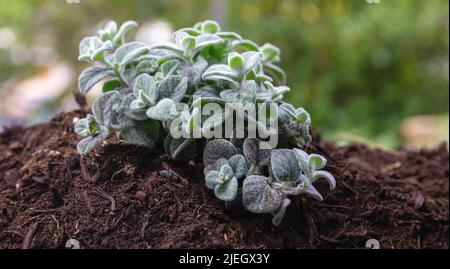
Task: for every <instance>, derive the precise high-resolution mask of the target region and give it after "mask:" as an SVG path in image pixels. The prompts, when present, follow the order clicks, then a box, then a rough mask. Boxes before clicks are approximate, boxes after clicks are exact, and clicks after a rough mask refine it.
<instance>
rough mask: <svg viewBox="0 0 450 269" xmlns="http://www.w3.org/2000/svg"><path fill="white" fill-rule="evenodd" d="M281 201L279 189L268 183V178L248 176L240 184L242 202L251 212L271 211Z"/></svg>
mask: <svg viewBox="0 0 450 269" xmlns="http://www.w3.org/2000/svg"><path fill="white" fill-rule="evenodd" d="M282 201H283V194H282V193H281V191H280V190H278V189H275V188H273V187H271V186H270V185H269V181H268V178H266V177H263V176H255V175H253V176H249V177H247V178H246V179H245V180H244V184H243V186H242V204H243V205H244V207H245V208H246V209H247V210H248V211H250V212H252V213H259V214H261V213H271V212H274V211H275V210H277V209H278V208H279V207H280V205H281V203H282Z"/></svg>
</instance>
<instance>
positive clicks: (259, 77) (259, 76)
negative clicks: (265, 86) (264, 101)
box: [255, 73, 273, 83]
mask: <svg viewBox="0 0 450 269" xmlns="http://www.w3.org/2000/svg"><path fill="white" fill-rule="evenodd" d="M255 81H256V82H259V83H263V82H266V81H269V82H272V81H273V79H272V78H271V77H269V76H267V75H265V74H264V73H259V74H256V75H255Z"/></svg>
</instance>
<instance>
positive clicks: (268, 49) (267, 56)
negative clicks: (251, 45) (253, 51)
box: [259, 43, 281, 63]
mask: <svg viewBox="0 0 450 269" xmlns="http://www.w3.org/2000/svg"><path fill="white" fill-rule="evenodd" d="M259 51H260V52H261V53H262V59H261V60H262V61H263V62H270V63H272V62H278V61H280V54H281V52H280V49H279V48H277V47H275V46H274V45H272V44H269V43H266V44H264V45H262V46H261V48H260V49H259Z"/></svg>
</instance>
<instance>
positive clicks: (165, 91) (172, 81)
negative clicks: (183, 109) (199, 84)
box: [158, 75, 187, 102]
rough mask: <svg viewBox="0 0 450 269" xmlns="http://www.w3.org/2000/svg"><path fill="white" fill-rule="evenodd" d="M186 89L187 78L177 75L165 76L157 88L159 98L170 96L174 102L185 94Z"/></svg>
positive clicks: (178, 100)
mask: <svg viewBox="0 0 450 269" xmlns="http://www.w3.org/2000/svg"><path fill="white" fill-rule="evenodd" d="M186 90H187V78H186V77H183V76H179V75H172V76H169V77H167V78H166V79H164V80H163V81H162V82H161V84H160V85H159V88H158V92H159V97H160V98H170V99H172V100H173V101H174V102H180V101H181V100H182V99H183V97H184V95H185V94H186Z"/></svg>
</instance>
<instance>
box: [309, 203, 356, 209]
mask: <svg viewBox="0 0 450 269" xmlns="http://www.w3.org/2000/svg"><path fill="white" fill-rule="evenodd" d="M316 205H317V206H318V207H329V208H338V209H345V210H353V209H354V208H353V207H349V206H343V205H329V204H316Z"/></svg>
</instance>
